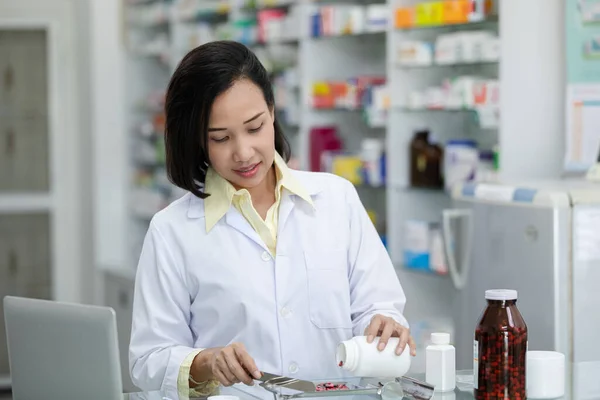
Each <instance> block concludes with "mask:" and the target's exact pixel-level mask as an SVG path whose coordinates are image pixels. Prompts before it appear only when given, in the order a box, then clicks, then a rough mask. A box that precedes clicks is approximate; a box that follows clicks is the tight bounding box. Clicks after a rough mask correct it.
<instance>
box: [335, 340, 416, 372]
mask: <svg viewBox="0 0 600 400" xmlns="http://www.w3.org/2000/svg"><path fill="white" fill-rule="evenodd" d="M399 340H400V339H398V338H390V339H389V340H388V344H387V346H386V347H385V349H383V351H379V350H378V349H377V345H378V344H379V338H378V337H376V338H375V339H374V340H373V342H372V343H367V337H366V336H355V337H353V338H352V339H350V340H346V341H344V342H342V343H340V344H339V345H338V348H337V354H336V359H337V363H338V365H339V366H340V367H341V368H343V369H345V370H346V371H349V372H351V373H352V374H353V375H354V376H357V377H369V378H370V377H378V378H399V377H401V376H404V375H406V373H407V372H408V370H409V369H410V349H409V347H408V346H406V347H405V348H404V351H403V352H402V354H401V355H396V347H397V346H398V341H399Z"/></svg>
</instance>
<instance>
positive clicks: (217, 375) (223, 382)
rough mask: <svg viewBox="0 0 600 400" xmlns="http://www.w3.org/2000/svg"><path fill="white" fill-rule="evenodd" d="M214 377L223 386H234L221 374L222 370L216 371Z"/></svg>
mask: <svg viewBox="0 0 600 400" xmlns="http://www.w3.org/2000/svg"><path fill="white" fill-rule="evenodd" d="M213 375H214V377H215V378H216V379H217V380H218V381H219V382H220V383H221V385H223V386H231V385H233V382H230V381H229V379H227V378H225V375H224V374H223V373H222V372H221V370H220V369H216V370H214V371H213Z"/></svg>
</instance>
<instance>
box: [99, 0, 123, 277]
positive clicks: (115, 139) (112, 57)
mask: <svg viewBox="0 0 600 400" xmlns="http://www.w3.org/2000/svg"><path fill="white" fill-rule="evenodd" d="M121 18H122V16H121V1H120V0H102V1H92V2H91V42H90V47H91V75H92V76H91V79H92V136H93V180H94V188H93V190H94V199H95V204H94V225H95V226H94V244H95V256H94V263H95V265H96V266H98V267H101V268H105V267H108V268H122V267H124V266H127V265H126V263H127V259H126V254H127V253H126V242H127V196H126V189H127V182H128V177H127V174H126V173H125V171H128V166H127V153H126V152H127V149H126V146H125V144H126V140H125V137H126V134H127V132H126V127H125V117H124V116H125V112H126V111H127V110H125V105H124V104H125V100H124V99H125V85H124V80H125V79H124V73H125V70H124V57H125V56H124V50H123V41H122V37H123V36H122V29H121V26H120V23H121Z"/></svg>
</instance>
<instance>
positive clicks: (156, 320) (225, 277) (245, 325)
mask: <svg viewBox="0 0 600 400" xmlns="http://www.w3.org/2000/svg"><path fill="white" fill-rule="evenodd" d="M292 173H293V174H294V176H295V177H296V178H297V179H298V180H299V181H300V183H301V184H302V185H304V187H305V188H306V189H307V190H308V193H309V194H310V195H311V198H312V200H313V202H314V208H313V207H312V206H311V205H310V204H309V203H307V202H306V201H304V200H302V199H301V198H299V197H297V196H294V195H291V194H290V193H289V192H284V195H283V196H282V199H281V204H280V210H279V226H278V236H277V254H276V257H275V259H273V258H272V257H271V255H270V253H269V251H268V248H267V247H266V245H265V244H264V243H263V241H262V240H261V239H260V237H259V235H258V234H257V233H256V232H255V231H254V230H253V229H252V227H251V226H250V224H249V223H248V222H247V221H246V219H245V218H244V217H243V216H242V215H241V214H240V213H239V212H238V211H237V210H236V209H235V208H234V207H233V206H232V207H231V208H230V209H229V211H228V212H227V214H226V215H225V216H224V217H223V218H222V219H221V220H220V221H219V222H218V223H217V225H215V227H214V228H213V229H212V230H211V231H210V232H209V233H208V234H207V233H206V228H205V220H204V204H203V201H202V200H201V199H199V198H197V197H195V196H193V195H191V194H190V193H188V194H186V195H185V196H183V197H182V198H181V199H179V200H177V201H175V202H173V203H172V204H171V205H170V206H168V207H167V208H166V209H164V210H163V211H161V212H159V213H158V214H156V216H155V217H154V218H153V220H152V222H151V224H150V227H149V230H148V233H147V236H146V239H145V241H144V246H143V250H142V253H141V256H140V261H139V266H138V270H137V276H136V283H135V298H134V302H133V325H132V332H131V344H130V353H129V359H130V370H131V375H132V379H133V382H134V383H135V384H136V385H137V386H138V387H139V388H141V389H143V390H157V389H162V390H176V387H177V376H178V373H179V368H180V365H181V363H182V362H183V360H184V359H185V358H186V356H187V355H188V354H190V352H192V351H193V350H194V348H209V347H215V346H225V345H227V344H229V343H233V342H241V343H243V344H244V345H245V346H246V348H247V350H248V352H249V353H250V355H251V356H252V357H253V358H254V359H255V361H256V363H257V366H258V368H259V369H261V370H262V371H267V372H271V373H276V374H284V375H288V376H290V375H291V376H296V377H300V378H313V379H315V378H338V377H341V376H344V374H343V373H342V371H341V369H340V368H338V366H337V365H336V361H335V351H336V347H337V345H338V344H339V343H340V342H341V341H343V340H346V339H349V338H351V337H352V336H353V335H362V334H364V330H365V328H366V327H367V326H368V325H369V323H370V321H371V318H372V317H373V316H374V315H375V314H378V313H379V314H384V315H387V316H392V317H393V318H395V319H396V320H397V321H398V322H400V323H402V324H403V325H405V326H408V324H407V322H406V320H405V319H404V317H403V315H402V312H403V309H404V305H405V302H406V298H405V295H404V292H403V290H402V287H401V286H400V283H399V281H398V278H397V275H396V274H395V271H394V269H393V266H392V263H391V261H390V258H389V256H388V254H387V252H386V249H385V248H384V246H383V244H382V242H381V240H380V238H379V236H378V234H377V232H376V230H375V228H374V226H373V224H372V223H371V221H370V219H369V217H368V215H367V213H366V211H365V209H364V207H363V205H362V203H361V202H360V199H359V197H358V194H357V192H356V189H355V188H354V186H352V184H350V183H349V182H348V181H347V180H344V179H342V178H340V177H337V176H335V175H331V174H324V173H313V172H301V171H292Z"/></svg>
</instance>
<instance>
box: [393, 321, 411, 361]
mask: <svg viewBox="0 0 600 400" xmlns="http://www.w3.org/2000/svg"><path fill="white" fill-rule="evenodd" d="M400 329H402V332H401V333H400V340H399V341H398V347H396V354H397V355H400V354H402V352H403V351H404V348H405V347H406V342H407V341H408V338H409V337H410V333H409V331H408V329H406V328H404V327H402V328H400Z"/></svg>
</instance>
